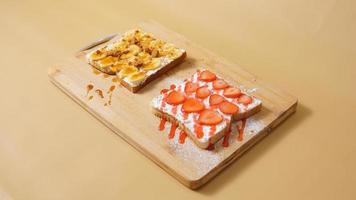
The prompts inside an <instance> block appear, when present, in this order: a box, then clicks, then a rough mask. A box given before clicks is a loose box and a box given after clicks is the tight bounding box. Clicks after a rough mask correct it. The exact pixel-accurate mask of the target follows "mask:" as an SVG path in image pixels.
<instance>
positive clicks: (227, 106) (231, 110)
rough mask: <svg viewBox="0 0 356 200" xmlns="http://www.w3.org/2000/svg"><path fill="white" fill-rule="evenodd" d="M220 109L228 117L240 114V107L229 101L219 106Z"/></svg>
mask: <svg viewBox="0 0 356 200" xmlns="http://www.w3.org/2000/svg"><path fill="white" fill-rule="evenodd" d="M219 109H220V111H221V112H223V113H224V114H227V115H233V114H235V113H237V112H239V107H237V106H236V105H235V104H233V103H230V102H228V101H224V102H222V103H221V104H219Z"/></svg>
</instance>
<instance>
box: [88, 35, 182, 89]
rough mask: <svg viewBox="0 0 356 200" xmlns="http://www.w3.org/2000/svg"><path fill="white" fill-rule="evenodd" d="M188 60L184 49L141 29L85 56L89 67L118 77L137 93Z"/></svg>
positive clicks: (122, 83)
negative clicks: (185, 59)
mask: <svg viewBox="0 0 356 200" xmlns="http://www.w3.org/2000/svg"><path fill="white" fill-rule="evenodd" d="M185 57H186V52H185V50H183V49H180V48H177V47H176V46H174V45H173V44H170V43H167V42H165V41H162V40H160V39H158V38H155V37H154V36H153V35H151V34H149V33H146V32H143V31H142V30H139V29H135V30H131V31H127V32H126V33H124V34H123V35H122V36H121V37H120V38H119V39H118V40H116V41H113V42H110V43H109V44H107V45H106V46H103V47H99V48H97V49H94V50H93V51H91V52H89V53H88V54H87V55H86V59H87V61H88V63H89V64H91V65H92V66H93V67H95V68H96V69H98V70H100V71H102V72H103V73H106V74H110V75H116V76H117V77H118V78H119V79H120V83H121V85H123V86H124V87H126V88H127V89H128V90H130V91H131V92H134V93H135V92H137V91H138V90H139V89H141V88H142V87H144V86H145V85H146V84H148V83H149V82H151V81H152V80H154V79H155V78H157V77H158V76H160V75H161V74H163V73H165V72H167V71H168V70H169V69H171V68H172V67H174V66H176V65H178V64H180V63H181V62H182V61H183V60H184V58H185Z"/></svg>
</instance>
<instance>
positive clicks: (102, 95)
mask: <svg viewBox="0 0 356 200" xmlns="http://www.w3.org/2000/svg"><path fill="white" fill-rule="evenodd" d="M95 92H96V93H97V94H98V95H99V96H100V97H101V98H102V99H103V98H104V94H103V91H102V90H100V89H96V90H95Z"/></svg>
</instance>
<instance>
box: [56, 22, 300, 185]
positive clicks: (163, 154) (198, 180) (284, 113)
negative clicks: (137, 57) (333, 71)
mask: <svg viewBox="0 0 356 200" xmlns="http://www.w3.org/2000/svg"><path fill="white" fill-rule="evenodd" d="M138 27H140V28H142V29H143V30H145V31H147V32H151V33H153V34H154V35H155V36H156V37H158V38H161V39H163V40H166V41H169V42H171V43H173V44H175V45H177V46H178V47H180V48H184V49H186V50H187V55H188V56H187V59H186V60H185V61H184V62H183V64H181V65H180V66H177V67H176V68H174V69H173V70H171V71H169V72H168V73H166V74H165V75H164V76H162V77H160V78H158V79H156V80H155V81H153V82H151V83H150V84H148V85H147V86H146V87H145V88H143V89H142V90H140V91H139V92H138V93H136V94H133V93H131V92H129V91H128V90H127V89H125V88H123V87H121V86H119V84H118V83H117V79H116V78H115V77H114V76H107V75H104V74H102V73H99V72H98V71H96V70H94V69H93V68H91V67H90V65H88V64H87V63H86V62H85V60H84V57H83V56H84V54H85V52H80V53H78V54H77V55H76V56H73V57H72V58H69V59H68V60H66V61H64V62H63V63H62V64H59V65H56V66H55V67H54V68H51V70H50V71H49V77H50V80H51V81H52V82H53V83H54V84H55V85H56V86H57V87H58V88H60V89H61V90H62V91H64V92H65V93H66V94H67V95H68V96H69V97H71V98H72V99H73V100H74V101H76V102H77V103H78V104H79V105H81V106H82V107H83V108H84V109H86V110H87V111H88V112H90V113H91V114H92V115H93V116H94V117H96V118H97V119H98V120H99V121H101V122H102V123H104V124H105V125H106V126H108V127H109V128H110V129H111V130H112V131H114V132H115V133H116V134H117V135H119V136H121V137H122V138H123V139H124V140H126V141H127V142H128V143H129V144H131V145H132V146H134V147H135V148H136V149H138V150H139V151H140V152H142V153H143V154H144V155H146V156H147V157H148V158H150V159H151V160H152V161H154V162H155V163H157V164H158V165H159V166H160V167H161V168H163V169H164V170H165V171H167V172H168V173H169V174H171V175H172V176H173V177H175V178H176V179H178V180H179V181H180V182H181V183H183V184H184V185H186V186H187V187H189V188H192V189H196V188H198V187H200V186H201V185H203V184H204V183H206V182H207V181H209V180H210V179H211V178H213V177H214V176H215V175H217V174H218V173H219V172H220V171H221V170H222V169H224V168H225V167H226V166H228V165H229V164H231V163H232V162H233V161H234V160H235V159H236V158H238V157H239V156H240V155H242V154H243V152H245V151H246V150H247V149H249V148H250V147H252V146H253V144H255V143H256V142H257V141H259V140H260V139H262V138H263V137H264V136H266V135H267V134H268V132H270V131H271V130H272V129H273V128H274V127H276V126H277V125H278V124H279V123H281V122H282V121H283V120H284V119H286V118H287V117H288V116H289V115H291V114H292V113H293V112H295V110H296V106H297V99H296V98H295V97H293V96H291V95H290V94H288V93H286V92H284V91H282V90H280V89H278V88H276V87H273V86H271V85H270V84H267V83H265V82H264V81H262V80H260V79H259V78H257V77H255V76H254V75H252V74H250V73H248V72H247V71H245V70H244V69H242V68H240V67H239V66H238V65H236V64H233V63H230V62H228V61H226V60H225V59H223V58H221V57H219V56H217V55H215V54H213V53H211V52H209V51H208V50H206V49H203V48H202V47H199V46H198V45H196V44H194V43H193V42H191V41H189V40H187V39H186V38H184V37H183V36H181V35H179V34H177V33H175V32H172V31H170V30H168V29H166V28H164V27H163V26H161V25H159V24H157V23H155V22H152V21H150V22H144V23H142V24H140V25H139V26H138ZM114 39H115V38H114ZM109 42H110V41H109ZM198 68H208V69H210V70H211V71H213V72H215V73H217V74H218V75H220V76H221V77H223V78H225V79H226V80H228V81H229V82H231V83H232V84H234V85H240V86H243V87H244V88H246V89H248V90H249V91H250V92H251V93H252V95H254V96H256V97H258V98H260V99H261V100H262V102H263V108H262V110H261V111H260V112H259V113H257V114H256V115H254V116H252V117H250V118H248V119H247V120H246V125H245V128H244V131H243V135H241V134H240V135H239V133H238V132H239V131H238V130H237V127H240V129H241V127H242V126H241V122H237V123H235V125H233V129H232V134H231V136H230V137H229V146H228V147H223V145H222V142H221V141H220V142H219V143H217V144H216V145H215V149H214V150H203V149H200V148H198V147H196V146H195V145H194V143H193V142H192V141H191V140H190V139H189V138H187V139H186V140H185V142H184V143H183V144H181V143H180V142H179V139H178V138H179V136H180V135H179V131H177V133H176V134H175V137H174V138H173V139H168V132H169V129H170V125H169V124H167V125H166V129H165V130H164V131H163V132H159V131H158V125H159V122H160V120H159V119H158V118H157V117H155V116H154V115H153V114H152V113H151V109H150V106H149V104H150V101H151V99H152V98H153V97H155V96H156V95H158V94H159V92H160V90H161V89H163V88H167V87H168V86H169V85H170V84H171V83H172V82H173V81H176V80H183V79H184V78H186V77H189V76H190V75H191V74H192V73H193V72H194V71H195V70H196V69H198ZM89 84H90V85H93V86H94V87H93V89H90V91H89V92H88V85H89ZM241 136H242V137H241ZM239 137H240V138H239Z"/></svg>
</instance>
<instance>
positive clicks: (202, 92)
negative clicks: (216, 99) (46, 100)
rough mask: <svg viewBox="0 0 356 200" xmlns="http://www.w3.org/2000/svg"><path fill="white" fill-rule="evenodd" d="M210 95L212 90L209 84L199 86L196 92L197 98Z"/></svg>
mask: <svg viewBox="0 0 356 200" xmlns="http://www.w3.org/2000/svg"><path fill="white" fill-rule="evenodd" d="M209 95H210V90H209V88H208V87H207V86H202V87H200V88H198V89H197V93H196V94H195V96H196V97H197V98H201V99H205V98H206V97H208V96H209Z"/></svg>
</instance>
